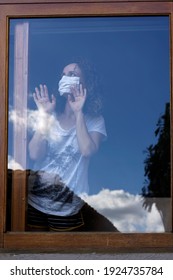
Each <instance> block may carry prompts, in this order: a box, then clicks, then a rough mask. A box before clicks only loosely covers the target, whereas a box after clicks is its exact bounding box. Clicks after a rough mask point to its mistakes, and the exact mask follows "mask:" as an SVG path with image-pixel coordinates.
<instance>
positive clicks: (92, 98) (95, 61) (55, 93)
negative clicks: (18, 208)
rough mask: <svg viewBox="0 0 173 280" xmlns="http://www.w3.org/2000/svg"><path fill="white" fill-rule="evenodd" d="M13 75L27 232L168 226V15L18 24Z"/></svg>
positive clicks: (15, 161)
mask: <svg viewBox="0 0 173 280" xmlns="http://www.w3.org/2000/svg"><path fill="white" fill-rule="evenodd" d="M27 34H28V35H27ZM21 42H23V43H21ZM86 42H87V43H86ZM21 44H22V47H21ZM88 45H90V48H89V47H88ZM21 49H22V50H23V51H21ZM19 50H20V51H19ZM19 69H20V71H21V73H20V71H19ZM21 69H22V70H21ZM9 70H10V72H9V74H10V75H9V78H10V79H9V129H8V131H9V137H8V141H9V144H8V147H9V148H8V151H9V153H8V165H9V166H8V168H9V170H11V169H12V170H15V169H20V170H29V175H28V181H27V190H28V208H27V213H28V225H27V227H26V229H27V230H55V231H68V230H74V231H76V230H81V231H115V232H116V231H121V232H162V231H170V230H171V217H170V216H169V217H168V215H166V213H168V212H169V213H171V204H170V203H171V202H170V158H169V155H170V151H169V148H170V146H169V144H166V145H165V144H163V143H162V145H161V146H160V147H159V148H160V149H161V152H160V150H159V153H158V154H159V155H160V154H161V153H163V154H164V156H163V157H162V158H161V157H156V156H155V151H156V147H158V146H159V145H160V144H159V143H160V142H161V141H162V140H163V138H164V139H165V135H166V140H165V141H167V142H165V143H169V138H170V131H169V129H168V128H169V124H168V122H167V123H165V122H164V121H163V122H162V121H161V120H165V118H166V117H165V116H167V119H168V120H169V117H170V116H169V114H168V112H169V109H168V107H169V99H170V97H169V94H170V88H169V84H170V81H169V72H170V69H169V17H167V16H162V17H159V16H156V17H109V18H102V17H99V18H65V19H64V18H55V19H28V20H27V21H26V20H11V21H10V69H9ZM165 108H166V110H165ZM164 110H165V113H164ZM162 115H163V116H162ZM160 116H162V117H160ZM158 120H159V124H158V126H157V127H156V125H157V121H158ZM165 127H166V128H167V130H166V128H165ZM155 130H156V135H155ZM16 139H17V140H16ZM103 140H104V141H103ZM165 147H167V148H168V149H166V148H165ZM145 151H147V152H148V154H146V153H144V152H145ZM152 157H156V160H155V165H154V167H152V166H151V162H152ZM89 162H90V164H89ZM160 162H162V163H163V165H164V170H165V171H164V173H163V174H161V173H160V172H159V171H158V170H159V169H158V168H161V169H162V170H163V168H162V167H161V166H160V167H158V166H159V164H160ZM147 168H148V169H147ZM150 168H153V169H154V170H155V171H153V173H152V174H153V175H152V178H151V176H150V175H149V174H150V173H151V172H150V171H151V170H150ZM154 172H155V173H154ZM9 173H10V172H9ZM158 175H159V176H158ZM156 177H158V181H157V182H156V180H155V178H156ZM10 179H11V176H10ZM146 179H147V180H148V181H145V180H146ZM152 180H153V181H152ZM152 184H153V185H152ZM158 184H159V187H158ZM151 185H152V187H151ZM165 185H166V187H165ZM165 189H166V190H168V191H166V192H165V191H163V190H165ZM9 216H10V215H9ZM165 217H167V221H165Z"/></svg>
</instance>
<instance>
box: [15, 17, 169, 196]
mask: <svg viewBox="0 0 173 280" xmlns="http://www.w3.org/2000/svg"><path fill="white" fill-rule="evenodd" d="M19 21H23V20H11V22H10V23H11V25H10V26H11V30H10V32H11V33H10V34H11V38H10V44H11V45H10V46H11V49H10V84H9V92H10V94H12V91H13V90H12V88H13V50H12V49H13V47H14V42H13V30H14V26H15V24H16V23H18V22H19ZM28 21H29V22H30V40H29V93H32V92H33V90H34V88H35V86H37V85H39V84H40V83H45V84H47V85H48V88H49V90H50V92H53V93H54V92H57V84H58V74H59V73H60V72H61V70H62V68H63V67H64V65H66V64H67V63H69V62H71V58H72V57H73V56H83V57H86V58H88V59H89V60H91V61H92V62H93V63H94V64H95V66H96V69H97V72H98V74H99V76H100V78H101V92H102V94H103V101H104V108H103V116H104V118H105V122H106V128H107V134H108V138H107V141H105V142H104V143H103V144H102V145H101V147H100V151H99V153H97V154H96V155H95V156H94V157H93V159H92V161H91V165H90V176H89V182H90V194H95V193H98V192H99V191H100V190H102V189H104V188H106V189H110V190H118V189H124V190H125V191H128V192H130V193H133V194H137V193H140V192H141V189H142V187H143V183H144V160H145V157H146V154H145V153H144V151H145V150H146V148H147V147H148V146H149V145H150V144H152V143H154V142H155V141H156V139H155V136H154V130H155V128H156V123H157V121H158V118H159V117H160V115H162V114H163V112H164V109H165V103H166V102H168V101H169V99H170V96H169V95H170V68H169V44H170V42H169V17H168V16H155V17H147V16H146V17H109V18H107V17H104V18H103V17H97V18H57V19H53V18H52V19H31V20H30V19H28ZM9 100H10V102H11V100H12V99H11V97H10V98H9ZM9 135H10V131H9ZM10 139H11V137H9V153H10V151H11V140H10ZM29 167H30V166H29Z"/></svg>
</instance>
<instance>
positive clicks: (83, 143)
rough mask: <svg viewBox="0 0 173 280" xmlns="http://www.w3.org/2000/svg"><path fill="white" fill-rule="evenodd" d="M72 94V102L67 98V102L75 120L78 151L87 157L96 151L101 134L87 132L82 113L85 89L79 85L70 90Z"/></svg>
mask: <svg viewBox="0 0 173 280" xmlns="http://www.w3.org/2000/svg"><path fill="white" fill-rule="evenodd" d="M72 94H73V97H74V100H73V99H72V98H71V96H69V97H68V102H69V105H70V107H71V109H72V111H73V112H74V115H75V119H76V133H77V140H78V145H79V149H80V152H81V154H82V155H83V156H86V157H89V156H91V155H92V154H94V153H95V152H96V151H97V150H98V148H99V144H100V140H101V138H102V134H101V133H99V132H92V133H89V132H88V129H87V126H86V123H85V119H84V115H83V112H82V109H83V106H84V104H85V101H86V89H85V88H84V89H83V87H82V84H80V88H79V89H78V88H77V87H73V88H72Z"/></svg>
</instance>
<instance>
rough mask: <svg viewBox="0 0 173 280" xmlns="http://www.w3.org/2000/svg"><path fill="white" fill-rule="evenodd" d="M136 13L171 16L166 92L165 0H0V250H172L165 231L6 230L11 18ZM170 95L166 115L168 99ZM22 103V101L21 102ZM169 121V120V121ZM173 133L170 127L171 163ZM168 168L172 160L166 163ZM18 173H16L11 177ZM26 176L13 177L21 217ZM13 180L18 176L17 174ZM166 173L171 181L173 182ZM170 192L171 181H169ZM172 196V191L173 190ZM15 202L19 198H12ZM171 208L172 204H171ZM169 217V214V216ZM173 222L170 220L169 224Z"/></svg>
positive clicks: (171, 12)
mask: <svg viewBox="0 0 173 280" xmlns="http://www.w3.org/2000/svg"><path fill="white" fill-rule="evenodd" d="M133 15H134V16H135V15H139V16H140V15H168V16H169V18H170V32H171V34H170V38H171V49H170V69H171V74H170V75H171V79H170V81H171V85H170V88H171V96H172V87H173V64H172V61H173V44H172V41H173V3H172V1H169V0H165V1H163V0H146V1H143V0H138V1H134V0H126V1H125V0H114V1H113V0H112V1H101V0H95V1H94V0H93V1H92V0H89V1H85V0H83V1H82V0H81V1H73V0H71V1H70V0H68V1H66V0H65V1H61V0H52V1H50V0H37V1H32V0H18V1H17V0H6V1H5V0H4V1H3V0H0V61H1V63H0V77H1V80H0V120H1V126H0V161H1V169H0V186H1V187H0V248H5V249H22V250H27V249H28V250H30V249H32V250H35V249H39V250H47V251H53V250H56V251H57V250H59V251H61V250H62V251H64V250H68V251H69V250H70V251H74V250H77V251H79V250H80V251H81V250H82V251H86V250H87V251H90V250H92V251H93V250H96V251H104V252H110V251H114V252H115V251H121V250H125V251H127V250H128V251H129V250H131V251H134V250H135V251H138V250H140V251H141V250H145V251H146V250H151V251H152V250H166V251H172V250H173V231H172V232H170V233H147V234H146V233H128V234H127V233H126V234H125V233H101V232H99V233H93V232H90V233H70V232H69V233H49V232H37V233H34V232H24V231H23V229H22V228H20V224H19V225H17V226H16V224H14V227H13V231H10V232H8V231H6V205H7V148H8V147H7V137H8V134H7V123H8V114H7V112H8V63H9V62H8V34H9V33H8V32H9V31H8V27H9V19H11V18H27V17H30V18H32V17H33V18H36V17H40V18H41V17H73V16H133ZM172 100H173V98H171V101H170V102H171V116H172V102H173V101H172ZM22 102H24V100H23V101H22ZM171 123H172V122H171ZM172 147H173V137H172V127H171V163H172V158H173V153H172V150H173V149H172ZM171 166H172V164H171ZM16 176H17V175H16ZM25 179H26V178H25V176H24V177H23V178H22V179H21V178H20V179H19V181H18V191H17V192H18V193H17V195H19V196H20V198H21V201H23V204H24V206H21V205H19V204H20V203H19V204H15V203H16V199H15V195H16V193H14V197H13V198H14V201H13V202H14V205H13V207H14V209H18V210H17V211H18V212H17V213H14V215H18V214H19V218H20V219H24V218H25V217H24V213H22V212H21V211H19V209H24V208H23V207H25V196H26V195H25V189H23V188H22V186H23V182H25ZM15 180H18V178H17V177H16V178H15ZM172 181H173V180H172V171H171V182H172ZM171 190H173V188H172V183H171ZM171 194H172V196H171V198H172V197H173V191H172V193H171ZM17 203H18V202H17ZM172 208H173V207H172ZM172 216H173V215H172ZM172 224H173V222H172Z"/></svg>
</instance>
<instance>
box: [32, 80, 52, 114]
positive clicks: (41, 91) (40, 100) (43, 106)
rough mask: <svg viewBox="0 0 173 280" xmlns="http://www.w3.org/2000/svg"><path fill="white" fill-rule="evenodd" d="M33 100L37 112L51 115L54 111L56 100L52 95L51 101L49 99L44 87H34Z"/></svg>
mask: <svg viewBox="0 0 173 280" xmlns="http://www.w3.org/2000/svg"><path fill="white" fill-rule="evenodd" d="M33 98H34V101H35V103H36V105H37V108H38V110H42V111H44V112H45V113H52V112H53V111H54V110H55V106H56V99H55V97H54V95H52V97H51V100H50V99H49V95H48V89H47V86H46V85H40V88H37V87H36V88H35V92H34V93H33Z"/></svg>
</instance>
